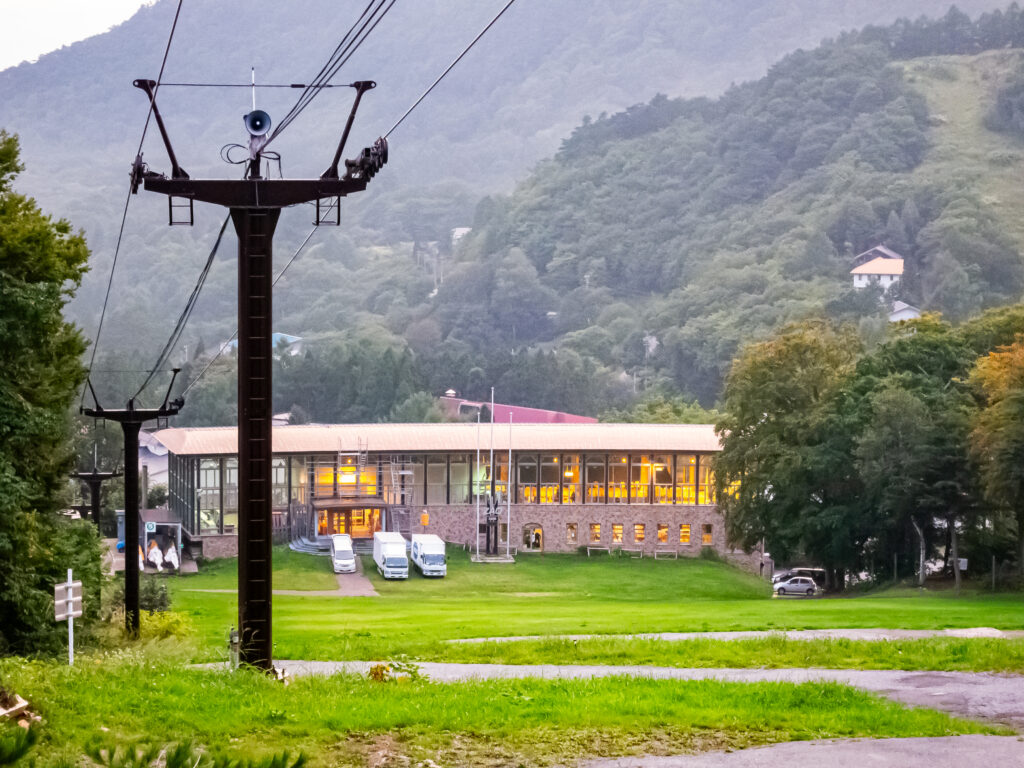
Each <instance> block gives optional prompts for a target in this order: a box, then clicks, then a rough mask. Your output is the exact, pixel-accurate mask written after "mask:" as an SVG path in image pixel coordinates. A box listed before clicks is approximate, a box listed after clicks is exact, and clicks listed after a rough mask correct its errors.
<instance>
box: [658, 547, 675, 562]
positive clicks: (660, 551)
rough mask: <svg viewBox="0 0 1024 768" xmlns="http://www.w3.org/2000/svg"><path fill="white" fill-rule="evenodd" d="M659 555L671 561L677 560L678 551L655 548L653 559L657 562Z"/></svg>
mask: <svg viewBox="0 0 1024 768" xmlns="http://www.w3.org/2000/svg"><path fill="white" fill-rule="evenodd" d="M659 555H660V556H662V557H665V558H668V557H671V558H672V559H673V560H678V559H679V550H678V549H674V548H673V549H668V548H667V547H662V548H657V549H655V550H654V559H655V560H657V559H658V557H659Z"/></svg>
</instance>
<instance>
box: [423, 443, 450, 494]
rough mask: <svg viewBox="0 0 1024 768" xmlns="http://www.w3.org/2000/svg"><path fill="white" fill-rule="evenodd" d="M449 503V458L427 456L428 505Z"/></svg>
mask: <svg viewBox="0 0 1024 768" xmlns="http://www.w3.org/2000/svg"><path fill="white" fill-rule="evenodd" d="M447 503H448V457H447V456H444V455H441V456H427V504H428V505H430V504H447Z"/></svg>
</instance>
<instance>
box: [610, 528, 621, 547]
mask: <svg viewBox="0 0 1024 768" xmlns="http://www.w3.org/2000/svg"><path fill="white" fill-rule="evenodd" d="M621 543H622V523H613V524H612V544H621Z"/></svg>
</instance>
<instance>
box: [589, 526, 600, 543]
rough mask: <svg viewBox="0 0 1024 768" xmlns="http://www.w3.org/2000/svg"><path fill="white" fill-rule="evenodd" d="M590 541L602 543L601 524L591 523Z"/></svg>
mask: <svg viewBox="0 0 1024 768" xmlns="http://www.w3.org/2000/svg"><path fill="white" fill-rule="evenodd" d="M590 543H591V544H600V543H601V524H600V523H591V524H590Z"/></svg>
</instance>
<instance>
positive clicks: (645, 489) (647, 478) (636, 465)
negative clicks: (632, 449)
mask: <svg viewBox="0 0 1024 768" xmlns="http://www.w3.org/2000/svg"><path fill="white" fill-rule="evenodd" d="M629 500H630V502H632V503H633V504H649V503H650V501H651V457H650V456H645V455H643V454H633V456H632V462H631V463H630V472H629Z"/></svg>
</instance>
